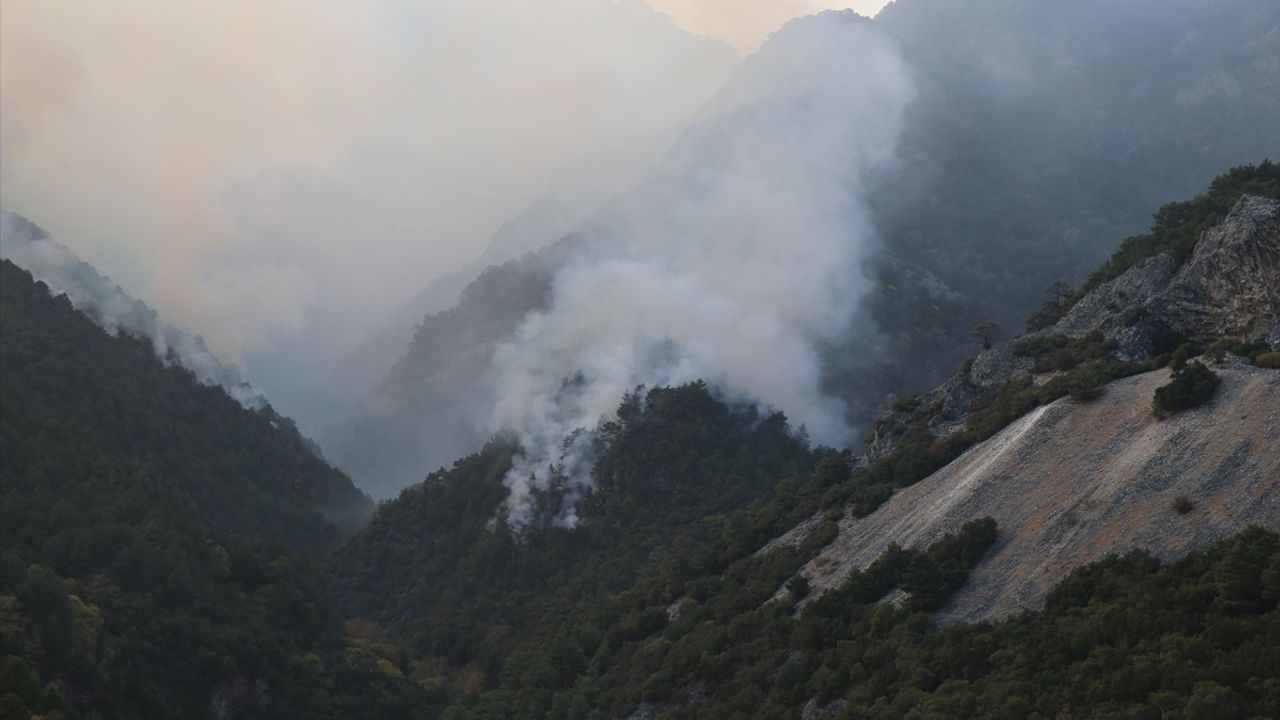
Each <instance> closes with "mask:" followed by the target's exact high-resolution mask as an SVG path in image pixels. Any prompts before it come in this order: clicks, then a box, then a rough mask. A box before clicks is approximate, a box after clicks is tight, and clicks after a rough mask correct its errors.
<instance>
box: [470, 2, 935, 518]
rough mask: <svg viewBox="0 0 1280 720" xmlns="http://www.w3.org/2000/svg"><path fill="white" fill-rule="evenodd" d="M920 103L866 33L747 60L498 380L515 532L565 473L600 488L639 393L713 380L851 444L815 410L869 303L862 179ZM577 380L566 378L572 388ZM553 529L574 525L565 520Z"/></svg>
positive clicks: (583, 259)
mask: <svg viewBox="0 0 1280 720" xmlns="http://www.w3.org/2000/svg"><path fill="white" fill-rule="evenodd" d="M911 97H912V89H911V82H910V80H909V78H908V75H907V72H906V69H905V67H904V65H903V63H902V61H901V60H900V58H899V57H898V54H897V53H896V51H895V50H894V48H893V46H892V44H891V42H890V41H889V40H888V39H887V37H886V36H885V35H883V34H882V33H881V32H880V31H879V29H878V28H875V27H873V26H872V25H871V24H870V23H866V22H862V21H860V20H858V19H857V18H856V17H853V16H840V15H835V14H827V15H824V16H818V17H815V18H808V19H805V20H800V21H795V22H793V23H792V24H791V25H789V26H788V27H787V28H785V29H784V30H783V31H781V32H780V33H778V34H777V35H775V36H774V37H773V38H772V39H771V40H770V42H769V43H768V44H767V45H766V46H765V47H764V48H763V49H762V50H761V51H760V52H759V53H758V54H756V55H754V56H752V57H751V58H749V59H748V60H747V61H746V63H744V65H743V67H742V68H741V69H740V70H739V71H738V72H737V73H736V75H735V77H734V78H733V79H732V80H731V82H730V83H729V84H728V86H727V87H726V88H725V89H724V90H723V91H722V92H721V93H720V94H719V95H718V96H717V97H716V98H715V100H714V101H713V102H712V103H711V105H710V106H709V107H708V108H707V109H706V111H705V112H704V113H703V114H702V116H701V117H700V118H699V121H698V123H697V124H696V125H695V126H694V128H693V129H692V130H691V135H692V136H693V137H694V138H695V139H696V141H691V142H688V143H682V144H681V145H680V146H678V147H677V150H676V153H675V157H674V158H673V159H672V160H671V161H670V162H669V166H668V167H664V169H663V171H661V172H660V173H659V175H658V177H657V178H655V179H654V180H653V181H652V182H650V183H648V184H646V185H645V186H644V187H643V188H641V189H640V190H639V191H638V192H636V193H633V194H632V195H631V196H629V197H628V198H627V199H626V201H625V202H623V203H621V204H620V205H619V206H617V207H613V208H610V209H609V211H607V212H606V213H604V214H603V216H602V217H601V218H597V219H596V220H595V221H594V222H593V223H592V232H593V233H595V234H596V236H597V238H596V242H594V243H593V244H592V245H591V247H590V248H588V249H585V250H584V251H582V252H581V253H579V255H578V256H577V257H576V258H574V259H573V260H571V261H570V263H569V264H568V266H567V267H565V268H564V269H563V270H561V271H560V272H559V273H558V274H557V275H556V277H555V280H554V282H553V299H552V302H551V307H550V308H549V309H548V310H546V311H544V312H538V313H534V314H532V315H531V316H530V317H529V318H528V319H527V320H526V321H525V323H524V324H523V326H522V327H521V328H520V329H519V331H518V332H517V334H516V337H515V338H514V339H513V340H511V341H510V342H507V343H504V344H503V345H501V346H500V348H499V350H498V352H497V355H496V358H495V363H494V372H495V386H496V387H497V388H498V392H497V397H498V398H499V399H498V403H497V407H496V408H495V413H494V418H493V422H492V428H493V429H495V430H509V431H512V432H514V434H515V436H516V438H517V439H518V440H519V442H520V444H521V446H522V447H523V448H524V450H525V452H524V454H523V455H522V457H521V458H520V460H518V461H517V463H516V465H515V467H514V468H513V469H512V470H511V472H510V473H509V474H508V476H507V484H508V486H509V487H510V489H511V497H510V500H509V503H508V508H507V509H508V511H509V520H510V522H511V524H512V526H514V527H517V528H518V527H521V526H522V525H523V524H524V523H525V522H526V521H527V519H528V512H529V498H530V494H531V490H532V488H533V487H543V488H544V489H545V487H546V486H547V484H548V483H549V482H550V479H551V473H550V472H549V471H548V468H549V466H551V465H556V466H559V469H560V471H561V472H562V473H563V476H564V477H563V480H564V482H566V483H567V486H568V489H569V491H570V500H572V499H573V497H574V496H575V494H577V493H580V492H581V491H582V490H583V489H584V488H585V487H586V486H588V485H589V483H590V476H589V468H590V462H589V461H590V458H589V457H587V456H586V455H585V454H584V453H585V450H586V448H587V447H588V446H589V444H588V443H587V442H585V440H584V437H585V436H581V435H579V436H577V439H576V441H569V442H568V443H567V444H566V440H565V438H566V437H567V436H571V434H572V433H573V432H574V431H576V430H578V429H587V430H589V429H592V428H594V427H595V426H596V425H597V423H598V422H599V421H600V420H601V419H602V418H604V417H607V416H608V415H610V414H611V413H612V411H613V410H614V408H616V406H617V404H618V401H619V398H620V397H621V396H622V394H623V393H624V392H625V391H627V390H628V389H630V388H632V387H634V386H636V385H649V386H654V385H668V384H675V383H683V382H689V381H692V380H695V379H699V378H702V379H706V380H707V381H708V382H710V383H712V384H714V385H716V386H718V387H720V388H721V389H722V390H724V391H726V392H729V393H733V394H737V395H739V396H740V397H743V398H746V397H755V398H759V400H760V401H761V402H763V403H767V404H769V405H772V406H775V407H778V408H780V409H782V410H784V411H785V412H787V413H788V415H789V416H790V417H791V419H792V420H793V422H795V423H797V424H803V425H804V426H806V427H807V429H808V432H809V433H810V435H811V436H812V437H813V438H814V439H815V440H817V441H819V442H822V443H830V444H842V443H846V442H848V441H849V440H850V437H849V428H848V427H847V426H846V425H845V421H844V416H843V406H842V405H841V404H840V403H839V402H838V401H836V400H835V399H832V398H829V397H826V396H824V394H823V393H822V392H821V390H820V382H821V363H820V361H819V358H818V355H817V352H816V350H815V343H817V342H821V341H824V340H830V339H833V338H834V337H836V336H837V335H839V334H840V333H841V332H843V331H844V330H845V329H846V328H847V327H848V322H849V318H850V316H851V315H852V313H854V312H855V311H856V310H857V308H858V305H859V298H860V297H861V296H862V295H863V294H864V293H865V292H866V290H867V283H866V281H865V279H864V277H863V275H862V267H861V263H862V261H863V260H864V259H865V258H866V254H867V253H868V251H869V249H870V247H871V245H872V237H871V229H870V228H871V223H870V220H869V218H868V217H867V214H868V213H867V210H866V208H865V206H864V204H863V201H862V196H863V192H864V187H863V183H864V179H865V177H866V175H867V173H868V172H869V171H871V170H872V169H874V168H875V167H877V166H879V165H881V164H883V163H885V162H886V161H888V160H889V159H890V158H891V156H892V153H893V148H894V146H895V143H896V140H897V136H898V133H899V131H900V127H901V117H902V113H903V110H904V108H905V107H906V105H907V103H908V102H909V100H910V99H911ZM571 376H572V377H571ZM558 522H561V523H563V524H566V525H572V524H574V522H576V516H575V515H574V510H573V505H572V502H570V503H569V505H568V507H567V509H566V510H565V512H564V514H563V515H562V516H561V517H560V518H558Z"/></svg>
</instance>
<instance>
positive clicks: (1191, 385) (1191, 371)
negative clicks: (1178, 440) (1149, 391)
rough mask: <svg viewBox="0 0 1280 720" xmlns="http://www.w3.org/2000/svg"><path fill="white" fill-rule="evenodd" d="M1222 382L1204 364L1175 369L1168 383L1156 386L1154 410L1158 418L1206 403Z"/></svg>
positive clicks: (1152, 405)
mask: <svg viewBox="0 0 1280 720" xmlns="http://www.w3.org/2000/svg"><path fill="white" fill-rule="evenodd" d="M1220 382H1221V379H1220V378H1219V377H1218V376H1217V375H1216V374H1215V373H1214V372H1213V371H1212V370H1210V369H1209V368H1207V367H1205V366H1204V365H1203V364H1201V363H1191V364H1189V365H1187V366H1186V367H1184V368H1182V369H1181V370H1177V371H1175V372H1174V373H1173V377H1172V380H1171V381H1170V382H1169V384H1168V385H1161V386H1160V387H1158V388H1156V393H1155V398H1154V399H1153V400H1152V402H1151V409H1152V412H1154V413H1155V416H1156V417H1158V418H1166V417H1169V416H1170V415H1174V414H1176V413H1180V412H1182V411H1183V410H1190V409H1191V408H1195V407H1199V406H1201V405H1204V404H1205V403H1207V402H1209V399H1210V398H1212V397H1213V393H1214V391H1216V390H1217V389H1218V384H1219V383H1220Z"/></svg>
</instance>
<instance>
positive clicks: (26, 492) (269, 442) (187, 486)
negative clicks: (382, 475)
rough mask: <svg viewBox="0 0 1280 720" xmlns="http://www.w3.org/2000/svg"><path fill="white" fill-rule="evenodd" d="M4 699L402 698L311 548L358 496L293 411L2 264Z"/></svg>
mask: <svg viewBox="0 0 1280 720" xmlns="http://www.w3.org/2000/svg"><path fill="white" fill-rule="evenodd" d="M0 377H2V378H3V384H2V385H0V549H2V551H3V555H2V556H0V716H3V717H21V718H27V717H32V716H40V717H44V718H74V717H82V716H83V717H93V718H159V717H190V718H200V717H261V718H284V717H297V718H338V717H352V716H353V715H361V714H363V713H364V712H365V711H366V710H371V709H376V708H381V710H379V711H378V712H381V713H383V716H395V713H396V712H397V707H399V708H400V710H405V709H407V708H408V707H409V705H410V704H411V701H406V702H404V703H402V702H401V701H402V700H405V699H406V698H409V697H411V696H407V695H405V694H404V693H403V692H402V689H399V688H398V687H397V685H396V683H397V682H398V681H397V680H396V679H395V678H393V677H390V676H388V675H387V674H386V673H385V672H383V671H381V670H379V669H378V668H377V667H376V658H373V657H371V656H366V655H363V654H361V653H360V652H359V651H353V650H352V648H351V647H350V646H349V642H348V640H347V639H346V638H345V637H344V633H343V629H342V624H341V617H340V615H339V613H338V612H337V610H336V608H335V607H334V606H333V604H332V603H330V602H329V600H328V599H327V596H326V594H325V591H324V587H323V583H322V582H321V580H320V578H319V575H318V574H317V573H316V572H315V570H314V569H313V562H314V561H313V559H312V558H313V556H317V555H320V554H322V553H324V552H325V551H327V550H328V549H330V548H332V547H333V546H334V545H336V544H337V543H338V542H339V541H340V540H341V539H342V537H344V535H345V534H346V533H347V532H349V530H350V528H351V527H352V526H353V525H354V524H355V523H357V522H359V521H360V520H361V518H362V517H364V516H365V514H366V513H367V512H368V511H369V509H370V505H369V501H368V499H367V498H366V497H364V496H363V495H362V494H361V493H360V492H359V491H357V490H356V489H355V488H354V487H353V486H352V484H351V482H350V481H349V480H348V479H347V478H346V477H344V476H343V475H342V474H341V473H339V472H337V471H336V470H333V469H332V468H330V467H329V466H328V465H326V464H325V463H324V462H323V461H322V460H320V459H319V458H318V457H317V456H315V455H314V454H313V453H312V451H311V450H310V449H309V447H308V445H307V444H306V442H304V440H303V439H302V438H301V436H299V435H298V433H297V431H296V430H294V429H293V427H292V425H291V423H290V422H289V421H288V420H287V419H286V418H283V417H281V416H278V415H275V414H274V413H273V412H271V411H270V410H267V411H251V410H246V409H245V408H243V407H242V406H241V405H240V404H238V403H237V402H235V401H234V400H232V399H231V398H230V397H228V396H227V394H226V393H225V392H224V391H223V390H222V389H221V388H217V387H210V386H206V385H201V384H199V383H197V382H196V381H195V379H194V378H193V377H192V376H191V375H190V373H189V372H187V371H185V370H183V369H181V368H178V367H176V366H175V367H166V365H165V364H164V363H162V362H161V360H160V358H158V357H156V355H155V352H154V349H153V346H152V344H151V343H150V341H149V340H143V339H138V338H134V337H130V336H128V335H121V336H119V337H112V336H110V335H108V334H107V333H106V332H104V331H103V330H102V329H100V328H99V327H98V326H97V325H96V324H95V323H94V322H93V321H91V320H90V319H89V318H88V317H86V316H84V315H83V314H81V313H79V312H78V311H76V310H75V309H73V308H72V307H71V304H70V303H69V302H68V301H67V299H66V298H65V297H61V296H60V297H56V298H55V297H51V296H50V294H49V293H48V290H47V288H46V287H45V286H44V285H43V284H42V283H38V282H35V281H33V279H32V278H31V276H30V275H29V274H27V273H26V272H25V271H24V270H22V269H20V268H18V267H17V266H15V265H13V264H12V263H10V262H9V261H7V260H5V261H3V262H2V263H0Z"/></svg>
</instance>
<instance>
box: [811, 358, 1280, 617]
mask: <svg viewBox="0 0 1280 720" xmlns="http://www.w3.org/2000/svg"><path fill="white" fill-rule="evenodd" d="M1215 369H1216V371H1217V372H1218V373H1219V375H1220V376H1221V378H1222V385H1221V387H1220V388H1219V390H1218V393H1217V395H1216V396H1215V398H1214V400H1213V401H1212V402H1211V403H1210V404H1208V405H1206V406H1204V407H1201V408H1198V409H1196V410H1193V411H1189V412H1185V413H1182V414H1179V415H1177V416H1174V417H1173V418H1171V419H1168V420H1163V421H1161V420H1157V419H1155V418H1154V417H1153V416H1152V414H1151V398H1152V394H1153V392H1154V390H1155V388H1156V387H1158V386H1159V385H1161V384H1163V383H1165V382H1167V380H1168V374H1169V373H1168V371H1167V370H1158V371H1155V372H1150V373H1146V374H1143V375H1138V376H1134V377H1130V378H1126V379H1123V380H1119V381H1116V382H1114V383H1111V384H1110V385H1108V386H1107V387H1106V391H1105V394H1104V395H1103V396H1102V397H1101V398H1100V399H1098V400H1096V401H1093V402H1088V403H1083V402H1078V401H1075V400H1071V399H1069V398H1064V399H1061V400H1058V401H1057V402H1054V403H1052V404H1049V405H1046V406H1042V407H1040V408H1037V409H1036V410H1034V411H1032V412H1030V413H1028V414H1027V415H1025V416H1023V417H1022V418H1020V419H1019V420H1017V421H1016V422H1014V423H1013V424H1012V425H1010V426H1009V427H1007V428H1005V429H1004V430H1003V431H1001V432H1000V433H998V434H997V435H995V436H994V437H992V438H991V439H989V440H987V441H986V442H983V443H981V444H980V445H977V446H975V447H973V448H971V449H970V450H969V451H968V452H966V453H965V454H963V455H962V456H960V457H959V458H957V459H956V460H955V461H954V462H952V463H951V464H949V465H947V466H946V467H944V468H943V469H941V470H939V471H938V472H936V473H934V474H933V475H932V476H930V477H929V478H927V479H925V480H924V481H922V482H920V483H917V484H916V485H913V486H911V487H909V488H906V489H904V490H901V491H900V492H898V493H897V494H896V495H895V496H894V497H893V498H892V499H891V500H889V501H888V502H886V503H885V504H884V505H882V506H881V507H880V508H879V509H878V510H876V512H874V513H872V514H871V515H869V516H867V517H865V518H861V519H855V518H853V517H852V516H850V515H846V516H845V517H844V518H843V519H842V520H841V522H840V533H839V536H838V537H837V538H836V539H835V540H834V541H833V542H832V543H831V544H830V545H828V546H827V547H826V548H825V549H823V550H822V551H821V553H820V554H819V555H818V556H817V557H816V558H814V559H813V560H812V561H810V562H809V563H808V564H807V565H806V566H805V567H804V569H803V570H802V573H803V574H804V575H805V576H806V577H808V578H809V580H810V582H811V584H812V586H813V587H814V588H815V590H816V591H817V592H815V593H814V595H815V596H816V595H818V594H820V593H821V592H822V591H824V590H826V589H830V588H832V587H835V586H838V585H839V584H841V583H842V582H844V579H845V578H846V577H847V576H848V573H849V571H850V570H852V569H853V568H864V567H866V566H867V565H869V564H870V563H871V562H872V561H874V560H875V559H876V558H877V557H878V556H879V555H880V554H881V553H882V552H883V551H884V550H885V548H886V547H888V545H889V544H890V543H898V544H900V545H902V546H904V547H920V546H925V545H928V544H929V543H931V542H933V541H934V540H937V539H938V538H939V537H941V536H942V535H944V534H946V533H948V532H952V531H955V530H957V529H958V528H959V527H960V526H961V525H963V524H964V523H965V522H966V521H968V520H972V519H974V518H977V517H982V516H990V517H993V518H995V520H996V521H997V522H998V523H999V526H1000V539H999V540H998V541H997V544H996V546H995V547H993V548H992V550H991V551H990V552H989V553H988V555H987V556H986V558H985V559H984V560H983V561H982V563H981V564H980V565H979V566H978V567H977V568H975V569H974V571H973V572H972V573H971V575H970V577H969V582H968V583H967V584H966V585H965V586H964V587H963V588H961V589H960V590H959V591H958V592H956V593H955V595H953V596H952V598H951V600H950V602H949V604H948V605H947V606H946V607H945V608H944V609H943V610H942V612H941V613H940V614H939V619H940V620H941V621H942V622H955V621H973V620H986V619H993V618H999V617H1002V616H1006V615H1009V614H1011V613H1014V612H1016V611H1019V610H1023V609H1033V608H1037V607H1039V606H1040V605H1041V604H1042V602H1043V600H1044V596H1045V594H1046V593H1047V592H1048V591H1049V590H1050V589H1052V587H1053V586H1054V585H1055V584H1056V583H1057V582H1059V581H1060V580H1062V579H1063V578H1064V577H1066V575H1067V574H1068V573H1069V572H1070V571H1071V570H1072V569H1073V568H1075V567H1078V566H1080V565H1083V564H1085V563H1088V562H1091V561H1094V560H1097V559H1100V558H1102V557H1105V556H1106V555H1109V554H1112V553H1124V552H1126V551H1128V550H1131V549H1135V548H1143V549H1146V550H1148V551H1150V552H1152V553H1153V554H1154V555H1156V556H1158V557H1160V558H1162V559H1165V560H1172V559H1175V558H1177V557H1180V556H1182V555H1184V554H1186V553H1187V552H1189V551H1191V550H1194V549H1197V548H1202V547H1205V546H1207V545H1209V544H1211V543H1213V542H1215V541H1218V540H1222V539H1224V538H1227V537H1229V536H1231V535H1232V534H1234V533H1236V532H1238V531H1239V530H1240V529H1241V528H1243V527H1245V526H1247V525H1249V524H1257V525H1261V526H1263V527H1267V528H1270V529H1272V530H1280V371H1276V370H1265V369H1261V368H1257V367H1253V366H1250V365H1247V364H1244V363H1242V362H1239V361H1233V360H1227V361H1225V362H1223V363H1221V364H1219V365H1218V366H1217V367H1216V368H1215ZM1180 495H1186V496H1187V497H1189V498H1190V499H1191V500H1192V502H1193V503H1194V505H1195V506H1194V508H1193V509H1192V510H1191V511H1190V512H1189V513H1186V514H1179V513H1178V512H1177V511H1175V510H1174V508H1173V501H1174V499H1175V498H1177V497H1178V496H1180Z"/></svg>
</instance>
